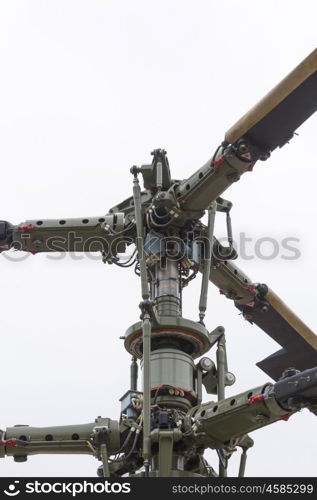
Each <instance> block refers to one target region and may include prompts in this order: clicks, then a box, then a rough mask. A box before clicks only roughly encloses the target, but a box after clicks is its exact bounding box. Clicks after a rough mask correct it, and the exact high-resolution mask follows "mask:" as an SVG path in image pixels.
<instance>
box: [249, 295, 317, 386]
mask: <svg viewBox="0 0 317 500" xmlns="http://www.w3.org/2000/svg"><path fill="white" fill-rule="evenodd" d="M264 300H265V301H266V302H268V303H269V308H268V311H267V312H264V313H263V312H261V311H259V310H257V311H255V312H254V314H253V316H252V323H255V324H256V325H257V326H259V327H260V328H261V329H262V330H264V331H265V332H266V333H267V334H268V335H270V337H272V338H273V339H274V340H275V341H276V342H278V343H279V344H280V345H281V346H282V347H283V349H281V350H279V351H277V352H275V353H274V354H272V355H271V356H269V357H267V358H265V359H263V360H262V361H260V362H259V363H256V364H257V366H258V367H259V368H261V370H263V371H264V372H265V373H267V374H268V375H269V376H270V377H272V378H273V379H274V380H277V379H278V378H279V377H280V376H281V373H282V372H283V370H285V369H286V368H289V367H295V368H296V369H297V370H306V369H307V368H313V367H315V366H317V335H315V334H314V332H313V331H312V330H311V329H310V328H309V327H308V326H307V325H305V323H304V322H303V321H302V320H301V319H300V318H299V317H298V316H296V314H295V313H294V312H293V311H292V310H291V309H290V308H289V307H288V306H287V305H286V304H285V303H284V302H283V301H282V300H281V299H280V297H278V296H277V295H276V294H275V293H274V292H273V291H272V290H270V289H269V290H268V292H267V294H266V295H265V296H264Z"/></svg>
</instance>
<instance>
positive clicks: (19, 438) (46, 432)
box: [0, 417, 127, 462]
mask: <svg viewBox="0 0 317 500" xmlns="http://www.w3.org/2000/svg"><path fill="white" fill-rule="evenodd" d="M100 427H102V428H104V429H105V430H106V432H107V442H106V444H107V449H108V454H109V455H112V454H114V453H117V452H118V451H119V449H120V442H121V435H122V434H123V433H124V432H125V431H126V430H127V427H125V426H121V427H120V425H119V423H118V422H117V421H115V420H111V419H110V418H100V417H98V418H97V419H96V420H95V422H92V423H88V424H80V425H66V426H57V427H30V426H25V425H19V426H15V427H9V428H7V429H6V431H5V432H4V433H2V436H0V457H4V456H5V455H7V456H13V457H14V459H15V461H17V462H24V461H26V460H27V457H28V456H29V455H38V454H88V455H95V456H97V458H99V449H98V443H97V440H96V430H97V429H99V428H100Z"/></svg>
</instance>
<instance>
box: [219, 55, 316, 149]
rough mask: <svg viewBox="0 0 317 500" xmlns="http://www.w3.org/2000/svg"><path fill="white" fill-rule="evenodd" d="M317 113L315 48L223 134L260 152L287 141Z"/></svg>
mask: <svg viewBox="0 0 317 500" xmlns="http://www.w3.org/2000/svg"><path fill="white" fill-rule="evenodd" d="M316 110H317V49H315V50H314V51H313V52H312V53H311V54H310V55H309V56H308V57H306V59H304V60H303V61H302V62H301V63H300V64H299V65H298V66H297V67H296V68H295V69H294V70H293V71H292V72H291V73H289V75H288V76H286V77H285V78H284V79H283V80H282V81H281V82H280V83H279V84H278V85H277V86H276V87H275V88H273V89H272V90H271V91H270V92H269V93H268V94H267V95H266V96H265V97H264V98H263V99H262V100H261V101H259V102H258V103H257V104H256V105H255V106H254V107H253V108H252V109H251V110H250V111H249V112H248V113H246V114H245V115H244V116H243V117H242V118H241V119H240V120H239V121H238V122H237V123H235V124H234V125H233V126H232V127H231V128H230V129H229V130H228V131H227V132H226V135H225V141H226V142H228V143H229V144H234V143H236V142H237V141H238V139H240V138H241V137H243V138H245V139H248V140H249V141H250V142H251V143H252V144H254V145H255V146H257V147H258V148H259V149H260V150H261V151H263V152H271V151H273V150H274V149H275V148H277V147H278V146H279V147H282V146H283V145H284V144H285V143H286V142H288V141H289V140H290V139H291V138H292V137H293V134H294V132H295V130H296V129H297V128H298V127H299V126H300V125H301V124H302V123H303V122H304V121H306V120H307V118H309V117H310V116H311V115H312V114H313V113H314V112H315V111H316Z"/></svg>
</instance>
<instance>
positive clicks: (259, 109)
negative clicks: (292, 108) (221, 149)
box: [225, 49, 317, 144]
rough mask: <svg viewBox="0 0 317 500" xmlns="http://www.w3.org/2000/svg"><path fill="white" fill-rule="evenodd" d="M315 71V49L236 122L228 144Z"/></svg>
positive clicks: (227, 134)
mask: <svg viewBox="0 0 317 500" xmlns="http://www.w3.org/2000/svg"><path fill="white" fill-rule="evenodd" d="M316 71H317V49H315V50H314V51H313V52H312V53H311V54H310V55H309V56H308V57H306V59H304V60H303V61H302V62H301V63H300V64H299V65H298V66H297V67H296V68H295V69H294V70H293V71H292V72H291V73H289V75H287V76H286V77H285V78H284V79H283V80H282V81H281V82H280V83H279V84H278V85H277V86H276V87H274V88H273V89H272V90H271V91H270V92H269V93H268V94H267V95H266V96H265V97H263V99H261V101H259V102H258V103H257V104H256V105H255V106H254V107H253V108H252V109H251V110H250V111H248V112H247V113H246V114H245V115H244V116H243V117H242V118H240V120H239V121H237V122H236V123H235V124H234V125H233V126H232V127H231V128H230V129H229V130H228V131H227V132H226V135H225V140H226V141H227V142H228V143H229V144H234V143H235V142H236V141H237V140H238V139H240V138H241V137H242V136H244V135H245V134H246V133H247V132H248V131H249V130H250V129H252V127H254V125H256V124H257V123H259V122H260V121H261V120H262V119H263V118H264V117H265V116H266V115H268V114H269V113H270V112H271V111H272V110H273V109H274V108H276V107H277V106H278V105H279V104H280V103H281V102H282V101H284V100H285V99H286V98H287V97H288V96H289V95H290V94H291V93H292V92H293V91H294V90H295V89H297V88H298V87H299V86H300V85H301V84H302V83H303V82H305V81H306V80H307V79H308V78H309V77H310V76H311V75H313V73H315V72H316Z"/></svg>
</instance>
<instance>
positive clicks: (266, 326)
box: [209, 239, 317, 380]
mask: <svg viewBox="0 0 317 500" xmlns="http://www.w3.org/2000/svg"><path fill="white" fill-rule="evenodd" d="M219 248H220V250H221V245H219V242H217V240H216V239H215V240H214V249H218V251H219ZM220 254H221V251H220ZM209 279H210V281H211V282H212V283H213V284H214V285H216V287H218V288H219V290H220V292H221V293H222V294H223V295H225V296H226V297H228V298H230V299H232V300H234V303H235V305H236V307H237V308H238V309H239V310H240V311H242V313H243V315H244V318H245V319H247V320H248V321H249V322H250V323H251V324H255V325H257V326H258V327H259V328H261V330H263V331H264V332H265V333H266V334H268V335H269V336H270V337H271V338H272V339H273V340H275V341H276V342H277V343H278V344H280V346H281V347H282V349H280V350H279V351H277V352H275V353H274V354H272V355H271V356H269V357H267V358H265V359H263V360H262V361H260V362H258V363H256V364H257V366H258V367H259V368H261V370H263V371H264V372H265V373H267V374H268V375H269V376H270V377H272V378H273V379H274V380H277V379H279V378H280V377H281V375H282V372H283V371H284V370H285V369H286V368H290V367H294V368H296V369H297V370H306V369H308V368H314V367H315V366H317V335H315V333H314V332H313V331H312V330H311V329H310V328H309V327H308V326H307V325H305V323H304V322H303V321H302V320H301V319H300V318H299V317H298V316H296V314H295V313H294V312H293V311H292V310H291V309H290V308H289V307H288V306H287V305H286V304H285V303H284V302H283V301H282V300H281V299H280V298H279V297H278V296H277V295H276V294H275V293H274V292H273V291H272V290H270V289H269V288H268V287H267V286H266V285H257V284H254V282H252V280H251V279H250V278H249V277H248V276H246V275H245V274H244V273H243V271H242V270H241V269H239V268H238V266H237V265H235V264H233V263H232V262H231V261H230V260H221V259H220V258H219V257H218V258H217V254H216V253H215V251H214V256H213V263H212V268H211V272H210V278H209Z"/></svg>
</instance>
